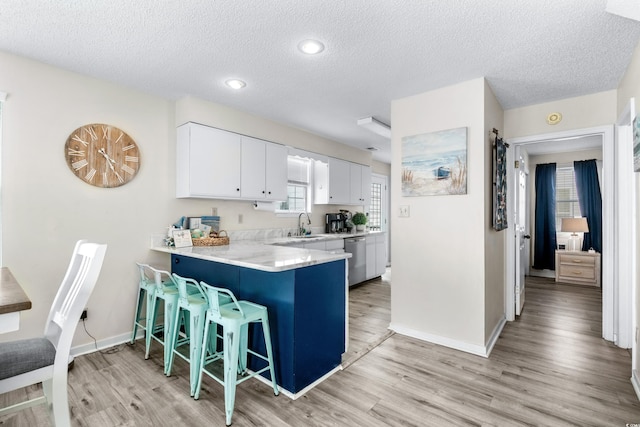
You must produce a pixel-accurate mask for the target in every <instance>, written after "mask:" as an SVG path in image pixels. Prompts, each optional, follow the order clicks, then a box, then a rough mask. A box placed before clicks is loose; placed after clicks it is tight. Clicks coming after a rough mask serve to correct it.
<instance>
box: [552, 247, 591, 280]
mask: <svg viewBox="0 0 640 427" xmlns="http://www.w3.org/2000/svg"><path fill="white" fill-rule="evenodd" d="M556 282H564V283H574V284H578V285H589V286H598V287H600V254H599V253H598V252H594V253H589V252H581V251H579V252H578V251H576V252H572V251H560V250H558V251H556Z"/></svg>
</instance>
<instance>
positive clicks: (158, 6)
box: [0, 0, 640, 162]
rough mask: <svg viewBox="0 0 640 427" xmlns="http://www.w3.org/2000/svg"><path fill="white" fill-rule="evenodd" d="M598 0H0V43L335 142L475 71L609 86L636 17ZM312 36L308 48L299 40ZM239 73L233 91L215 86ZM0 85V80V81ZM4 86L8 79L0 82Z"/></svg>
mask: <svg viewBox="0 0 640 427" xmlns="http://www.w3.org/2000/svg"><path fill="white" fill-rule="evenodd" d="M605 6H606V0H563V1H559V0H529V1H526V2H525V1H513V0H476V1H471V0H469V1H462V0H447V1H444V0H431V1H429V0H326V1H319V0H310V1H300V0H253V1H249V0H190V1H182V0H164V1H158V0H135V1H132V0H111V1H96V0H82V1H68V0H67V1H62V0H59V1H54V0H2V3H1V5H0V50H4V51H7V52H11V53H15V54H18V55H22V56H25V57H29V58H33V59H36V60H39V61H42V62H45V63H48V64H52V65H55V66H58V67H61V68H64V69H68V70H72V71H75V72H78V73H82V74H87V75H91V76H95V77H98V78H101V79H106V80H110V81H113V82H118V83H121V84H124V85H126V86H129V87H132V88H137V89H140V90H142V91H145V92H149V93H152V94H157V95H160V96H163V97H166V98H170V99H178V98H180V97H183V96H185V95H192V96H195V97H198V98H202V99H206V100H210V101H213V102H216V103H221V104H225V105H229V106H231V107H235V108H238V109H241V110H244V111H247V112H250V113H254V114H258V115H260V116H264V117H267V118H269V119H272V120H275V121H278V122H280V123H284V124H287V125H291V126H294V127H297V128H301V129H305V130H308V131H310V132H313V133H315V134H318V135H321V136H324V137H326V138H329V139H332V140H335V141H338V142H342V143H345V144H349V145H353V146H357V147H360V148H367V147H370V146H375V147H378V148H379V151H376V152H374V158H375V159H378V160H381V161H386V162H389V161H390V144H389V141H388V140H385V139H384V138H382V137H379V136H377V135H375V134H373V133H370V132H369V131H367V130H365V129H361V128H360V127H359V126H357V125H356V121H357V119H359V118H362V117H367V116H374V117H376V118H377V119H379V120H381V121H383V122H386V123H389V120H390V107H391V101H392V100H394V99H398V98H402V97H406V96H410V95H415V94H418V93H422V92H425V91H428V90H431V89H435V88H439V87H443V86H447V85H450V84H455V83H458V82H461V81H466V80H470V79H474V78H478V77H483V76H484V77H486V79H487V81H488V82H489V84H490V85H491V87H492V89H493V91H494V93H495V95H496V96H497V98H498V100H499V101H500V103H501V104H502V106H503V108H505V109H509V108H514V107H521V106H526V105H531V104H537V103H540V102H546V101H552V100H556V99H562V98H567V97H573V96H579V95H584V94H589V93H594V92H599V91H603V90H610V89H615V88H616V87H617V85H618V83H619V80H620V78H621V77H622V74H623V72H624V70H625V68H626V66H627V65H628V63H629V61H630V59H631V55H632V52H633V49H634V47H635V46H636V44H637V43H638V40H639V39H640V23H639V22H636V21H632V20H629V19H626V18H622V17H619V16H616V15H611V14H609V13H606V12H605ZM307 38H316V39H319V40H321V41H322V42H323V43H325V45H326V49H325V50H324V52H322V53H321V54H320V55H317V56H313V57H311V56H306V55H302V54H301V53H300V52H299V51H298V50H297V48H296V46H297V44H298V43H299V42H300V41H301V40H303V39H307ZM230 77H237V78H241V79H243V80H245V81H246V82H247V87H246V88H244V89H243V90H241V91H232V90H230V89H228V88H227V87H225V85H224V81H225V80H226V79H228V78H230ZM0 83H1V82H0ZM3 89H6V90H9V91H10V88H3Z"/></svg>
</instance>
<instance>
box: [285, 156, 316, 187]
mask: <svg viewBox="0 0 640 427" xmlns="http://www.w3.org/2000/svg"><path fill="white" fill-rule="evenodd" d="M310 163H311V161H310V160H308V159H301V158H299V157H293V156H289V157H288V159H287V169H288V172H287V179H288V181H289V182H297V183H300V184H308V183H309V172H310V169H311V168H310V167H309V165H310Z"/></svg>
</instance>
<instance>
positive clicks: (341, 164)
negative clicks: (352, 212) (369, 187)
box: [329, 157, 351, 205]
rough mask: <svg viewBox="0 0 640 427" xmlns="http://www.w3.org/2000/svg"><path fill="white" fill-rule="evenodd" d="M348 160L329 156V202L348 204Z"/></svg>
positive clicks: (349, 172)
mask: <svg viewBox="0 0 640 427" xmlns="http://www.w3.org/2000/svg"><path fill="white" fill-rule="evenodd" d="M350 174H351V171H350V169H349V162H347V161H345V160H340V159H334V158H333V157H329V204H333V205H335V204H338V205H344V204H349V198H350V196H349V193H350V190H351V189H350V185H349V180H350Z"/></svg>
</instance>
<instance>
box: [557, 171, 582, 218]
mask: <svg viewBox="0 0 640 427" xmlns="http://www.w3.org/2000/svg"><path fill="white" fill-rule="evenodd" d="M581 216H582V214H581V212H580V203H579V201H578V191H577V190H576V179H575V175H574V172H573V166H558V167H557V168H556V231H560V230H561V229H562V218H575V217H581Z"/></svg>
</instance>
